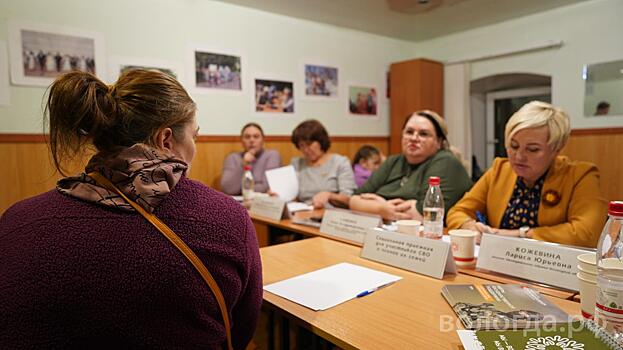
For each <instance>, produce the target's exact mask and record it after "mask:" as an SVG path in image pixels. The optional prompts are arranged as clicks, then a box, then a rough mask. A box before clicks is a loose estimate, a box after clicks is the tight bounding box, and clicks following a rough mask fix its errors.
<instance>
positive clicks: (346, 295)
mask: <svg viewBox="0 0 623 350" xmlns="http://www.w3.org/2000/svg"><path fill="white" fill-rule="evenodd" d="M400 279H402V277H400V276H395V275H391V274H389V273H385V272H381V271H376V270H372V269H369V268H367V267H362V266H359V265H353V264H349V263H340V264H336V265H332V266H329V267H325V268H323V269H320V270H316V271H313V272H309V273H306V274H303V275H299V276H296V277H292V278H288V279H287V280H283V281H280V282H277V283H273V284H269V285H267V286H264V290H266V291H268V292H271V293H273V294H276V295H278V296H280V297H283V298H286V299H288V300H290V301H293V302H295V303H297V304H301V305H303V306H305V307H308V308H310V309H312V310H315V311H318V310H326V309H328V308H330V307H333V306H335V305H338V304H341V303H343V302H345V301H347V300H350V299H353V298H355V297H357V295H358V294H359V293H361V292H365V291H367V290H371V289H374V288H379V287H382V286H385V285H388V284H390V283H394V282H396V281H398V280H400ZM380 292H382V289H381V290H380V291H378V293H380ZM364 298H365V297H364Z"/></svg>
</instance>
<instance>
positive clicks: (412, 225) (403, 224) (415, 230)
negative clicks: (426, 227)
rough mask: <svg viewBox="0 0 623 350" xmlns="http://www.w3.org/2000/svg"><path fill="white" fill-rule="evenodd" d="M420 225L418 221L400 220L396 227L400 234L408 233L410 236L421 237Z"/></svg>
mask: <svg viewBox="0 0 623 350" xmlns="http://www.w3.org/2000/svg"><path fill="white" fill-rule="evenodd" d="M420 224H421V222H419V221H418V220H398V221H396V227H397V230H398V232H400V233H406V234H408V235H419V233H420Z"/></svg>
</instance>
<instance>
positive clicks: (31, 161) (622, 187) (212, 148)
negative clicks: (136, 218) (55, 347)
mask: <svg viewBox="0 0 623 350" xmlns="http://www.w3.org/2000/svg"><path fill="white" fill-rule="evenodd" d="M363 144H371V145H373V146H376V147H377V148H379V149H380V150H382V151H383V152H384V153H385V154H388V149H389V138H388V137H334V138H332V146H331V152H335V153H339V154H343V155H345V156H348V157H349V158H351V159H352V157H353V156H354V154H355V152H356V151H357V149H359V147H360V146H361V145H363ZM622 144H623V128H618V129H599V130H581V131H574V132H572V134H571V138H570V140H569V143H568V144H567V146H566V147H565V149H564V150H563V154H565V155H568V156H569V157H571V158H572V159H576V160H586V161H590V162H593V163H595V164H597V166H598V167H599V170H600V173H601V190H602V192H603V194H604V195H605V196H606V199H608V200H614V199H619V200H623V181H621V174H623V152H621V151H620V145H622ZM266 147H267V148H272V149H276V150H278V151H279V153H281V157H282V162H283V163H284V164H288V163H289V162H290V158H292V157H293V156H296V155H298V151H297V150H296V148H294V146H293V145H292V144H291V143H290V141H289V137H288V136H268V137H267V140H266ZM239 149H240V143H239V141H238V138H237V137H236V136H201V137H200V138H199V140H198V141H197V155H196V158H195V160H194V161H193V165H192V169H191V171H190V177H191V178H193V179H196V180H199V181H201V182H203V183H205V184H207V185H208V186H210V187H213V188H217V189H218V188H219V182H220V173H221V167H222V164H223V160H224V159H225V156H226V155H227V154H228V153H229V152H233V151H237V150H239ZM0 159H2V162H3V166H2V169H0V174H1V175H0V213H3V212H4V211H5V210H6V209H7V208H8V207H9V206H11V205H12V204H13V203H15V202H17V201H19V200H22V199H25V198H28V197H31V196H34V195H37V194H40V193H43V192H45V191H48V190H50V189H52V188H54V185H55V184H56V181H57V180H58V179H59V178H60V175H59V174H57V173H56V172H55V171H54V167H53V166H52V162H51V160H50V157H49V152H48V147H47V145H46V144H45V142H44V139H43V137H42V136H40V135H21V136H16V135H0ZM85 161H86V159H83V160H79V161H76V162H75V164H74V165H70V166H68V170H67V173H68V174H74V173H77V172H79V171H81V169H82V168H83V167H84V163H85Z"/></svg>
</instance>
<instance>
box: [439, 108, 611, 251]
mask: <svg viewBox="0 0 623 350" xmlns="http://www.w3.org/2000/svg"><path fill="white" fill-rule="evenodd" d="M570 131H571V130H570V127H569V117H568V116H567V114H566V113H565V112H564V111H563V110H562V109H560V108H557V107H554V106H552V105H551V104H549V103H545V102H540V101H532V102H530V103H527V104H525V105H524V106H523V107H521V108H520V109H519V110H518V111H517V112H516V113H515V114H513V116H512V117H511V118H510V119H509V120H508V122H507V123H506V129H505V131H504V142H505V144H506V152H507V153H508V158H496V159H495V160H494V162H493V165H492V166H491V168H490V169H489V170H487V172H485V174H484V175H483V176H482V177H481V178H480V179H479V180H478V182H477V183H476V184H475V185H474V187H473V188H472V189H471V190H470V191H469V192H468V193H466V194H465V196H464V197H463V198H462V199H461V200H460V201H459V202H458V203H457V204H456V205H455V206H454V208H452V210H450V212H449V213H448V227H449V228H465V229H470V230H475V231H478V232H479V233H494V234H499V235H504V236H511V237H527V238H534V239H538V240H542V241H548V242H556V243H563V244H569V245H576V246H584V247H591V248H595V247H596V246H597V241H598V239H599V235H600V233H601V229H602V227H603V225H604V222H605V220H606V214H607V203H606V200H605V199H604V198H603V196H602V195H601V191H600V187H599V171H598V170H597V167H596V166H595V165H594V164H591V163H588V162H579V161H571V160H570V159H569V158H567V157H565V156H560V155H559V153H560V151H561V150H562V148H563V147H564V146H565V144H566V143H567V140H568V139H569V133H570ZM478 213H481V214H484V216H483V215H481V218H480V220H477V217H478ZM485 218H486V219H487V220H488V221H487V222H482V221H484V220H483V219H485Z"/></svg>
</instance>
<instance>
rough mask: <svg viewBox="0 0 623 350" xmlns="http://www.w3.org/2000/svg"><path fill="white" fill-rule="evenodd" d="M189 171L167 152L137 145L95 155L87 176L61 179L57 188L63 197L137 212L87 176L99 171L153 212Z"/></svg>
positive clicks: (131, 197)
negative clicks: (104, 154) (108, 153)
mask: <svg viewBox="0 0 623 350" xmlns="http://www.w3.org/2000/svg"><path fill="white" fill-rule="evenodd" d="M187 169H188V165H187V164H186V163H185V162H183V161H182V160H180V159H178V158H176V157H175V156H173V155H172V154H169V153H167V152H166V151H163V150H158V149H156V148H153V147H151V146H147V145H145V144H136V145H134V146H132V147H128V148H125V149H123V150H122V151H120V152H118V153H116V154H113V155H111V156H106V157H104V156H102V155H100V154H99V153H98V154H96V155H95V156H93V158H91V160H90V161H89V164H87V166H86V168H85V173H82V174H80V175H77V176H70V177H66V178H63V179H61V180H59V181H58V183H57V184H56V188H57V189H58V191H59V192H61V193H63V194H66V195H69V196H72V197H76V198H79V199H82V200H84V201H87V202H92V203H96V204H99V205H103V206H107V207H114V208H118V209H121V210H124V211H128V212H134V211H135V210H134V208H132V207H131V206H130V205H129V204H128V203H126V201H125V200H124V199H123V198H122V197H120V196H118V195H117V194H115V193H112V192H110V191H108V190H107V189H106V188H104V187H102V186H100V185H98V184H97V183H96V182H95V180H94V179H93V178H91V177H90V176H88V175H87V174H88V173H90V172H94V171H97V172H99V173H100V174H102V175H103V176H104V177H106V178H107V179H108V180H110V181H111V182H112V183H113V184H114V185H115V186H117V188H119V190H120V191H121V192H123V194H125V195H126V196H128V198H130V199H132V200H133V201H135V202H136V203H138V204H139V205H140V206H141V207H143V208H144V209H145V210H147V211H148V212H150V213H152V212H153V211H154V209H155V208H156V207H157V206H158V205H159V204H160V202H162V201H163V200H164V199H165V198H166V196H167V195H168V194H169V193H170V192H171V190H172V189H173V187H175V185H176V184H177V183H178V182H179V180H180V179H181V178H182V176H183V175H184V174H185V173H186V170H187Z"/></svg>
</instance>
